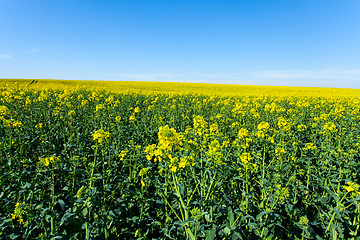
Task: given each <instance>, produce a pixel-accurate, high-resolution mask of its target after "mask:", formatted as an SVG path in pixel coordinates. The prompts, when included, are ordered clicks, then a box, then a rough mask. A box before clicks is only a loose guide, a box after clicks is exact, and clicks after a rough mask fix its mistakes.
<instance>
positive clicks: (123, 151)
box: [119, 150, 128, 161]
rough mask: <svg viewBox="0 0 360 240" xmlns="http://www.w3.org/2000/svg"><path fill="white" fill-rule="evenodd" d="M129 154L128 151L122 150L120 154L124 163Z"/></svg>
mask: <svg viewBox="0 0 360 240" xmlns="http://www.w3.org/2000/svg"><path fill="white" fill-rule="evenodd" d="M127 153H128V151H126V150H122V151H121V152H120V153H119V157H120V161H124V158H125V157H126V154H127Z"/></svg>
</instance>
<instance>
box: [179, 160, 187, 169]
mask: <svg viewBox="0 0 360 240" xmlns="http://www.w3.org/2000/svg"><path fill="white" fill-rule="evenodd" d="M187 162H188V160H187V159H186V158H181V159H180V162H179V168H184V167H185V166H186V164H187Z"/></svg>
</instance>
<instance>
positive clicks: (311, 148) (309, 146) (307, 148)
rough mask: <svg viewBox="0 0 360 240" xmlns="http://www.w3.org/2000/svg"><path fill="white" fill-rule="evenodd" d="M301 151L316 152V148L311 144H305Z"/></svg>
mask: <svg viewBox="0 0 360 240" xmlns="http://www.w3.org/2000/svg"><path fill="white" fill-rule="evenodd" d="M303 150H316V146H315V145H314V144H313V143H307V144H305V147H304V148H303Z"/></svg>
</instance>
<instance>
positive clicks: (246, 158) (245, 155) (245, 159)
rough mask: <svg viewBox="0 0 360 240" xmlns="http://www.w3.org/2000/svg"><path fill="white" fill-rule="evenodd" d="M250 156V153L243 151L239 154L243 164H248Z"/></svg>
mask: <svg viewBox="0 0 360 240" xmlns="http://www.w3.org/2000/svg"><path fill="white" fill-rule="evenodd" d="M251 159H252V157H251V154H250V153H247V152H244V153H242V154H241V156H240V160H241V162H243V163H244V164H245V165H246V164H248V163H249V162H250V161H251Z"/></svg>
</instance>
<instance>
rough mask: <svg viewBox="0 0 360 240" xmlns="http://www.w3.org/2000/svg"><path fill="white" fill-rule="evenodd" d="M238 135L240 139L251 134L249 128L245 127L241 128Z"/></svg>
mask: <svg viewBox="0 0 360 240" xmlns="http://www.w3.org/2000/svg"><path fill="white" fill-rule="evenodd" d="M238 136H239V139H242V138H244V137H248V136H249V130H247V129H245V128H240V130H239V133H238Z"/></svg>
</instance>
